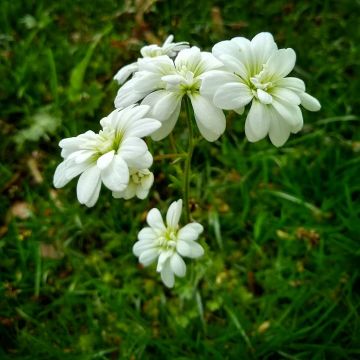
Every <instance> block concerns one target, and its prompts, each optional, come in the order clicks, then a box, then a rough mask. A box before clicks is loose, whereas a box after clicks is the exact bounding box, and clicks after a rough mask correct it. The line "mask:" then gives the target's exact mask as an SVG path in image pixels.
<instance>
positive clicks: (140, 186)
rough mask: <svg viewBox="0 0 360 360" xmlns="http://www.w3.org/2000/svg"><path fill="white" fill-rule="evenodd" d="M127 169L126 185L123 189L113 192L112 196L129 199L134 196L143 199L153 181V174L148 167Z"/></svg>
mask: <svg viewBox="0 0 360 360" xmlns="http://www.w3.org/2000/svg"><path fill="white" fill-rule="evenodd" d="M129 170H130V179H129V184H128V186H127V187H126V188H125V189H124V190H123V191H120V192H113V197H114V198H116V199H119V198H123V199H125V200H129V199H131V198H133V197H135V196H136V197H137V198H139V199H145V198H146V197H147V196H148V194H149V190H150V188H151V186H152V184H153V183H154V174H153V173H152V172H151V171H150V170H149V169H140V170H137V169H129Z"/></svg>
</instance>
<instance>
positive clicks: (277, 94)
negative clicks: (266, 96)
mask: <svg viewBox="0 0 360 360" xmlns="http://www.w3.org/2000/svg"><path fill="white" fill-rule="evenodd" d="M271 94H272V96H273V97H274V98H275V99H280V100H282V101H285V102H288V103H289V104H292V105H300V98H299V96H298V95H297V94H296V92H294V91H293V90H290V89H286V88H282V87H276V88H274V89H273V90H272V93H271Z"/></svg>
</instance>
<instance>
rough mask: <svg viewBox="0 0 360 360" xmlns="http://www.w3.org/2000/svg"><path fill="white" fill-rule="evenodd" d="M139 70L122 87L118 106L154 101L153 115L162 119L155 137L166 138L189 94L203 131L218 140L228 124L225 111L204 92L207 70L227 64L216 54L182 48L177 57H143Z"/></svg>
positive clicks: (116, 101) (140, 60) (206, 137)
mask: <svg viewBox="0 0 360 360" xmlns="http://www.w3.org/2000/svg"><path fill="white" fill-rule="evenodd" d="M138 65H139V69H138V70H139V71H138V72H136V73H135V75H134V77H133V78H132V79H131V80H129V81H128V82H127V83H125V84H124V86H122V87H121V88H120V89H119V92H118V94H117V96H116V99H115V107H117V108H121V107H124V106H127V105H129V104H132V103H136V102H138V101H141V100H142V104H146V105H150V106H151V112H150V115H151V116H152V117H154V118H155V119H158V120H160V121H161V122H162V127H161V128H160V129H159V130H158V131H156V132H155V133H154V134H152V138H153V139H154V140H161V139H163V138H165V137H166V136H167V135H169V133H170V132H171V131H172V129H173V128H174V126H175V124H176V121H177V119H178V117H179V113H180V107H181V100H182V98H183V96H185V95H186V96H188V97H189V98H190V100H191V104H192V106H193V109H194V114H195V120H196V123H197V126H198V128H199V131H200V133H201V135H202V136H203V137H204V138H205V139H206V140H208V141H215V140H217V139H218V138H219V136H220V135H221V134H222V133H223V132H224V130H225V127H226V122H225V116H224V113H223V112H222V111H221V110H220V109H219V108H217V107H216V106H214V104H213V103H212V101H210V100H209V98H208V97H204V96H201V95H200V92H199V89H200V86H201V81H202V79H203V77H204V76H205V75H206V73H207V72H209V71H211V70H214V69H218V68H220V67H222V66H223V64H222V63H221V62H220V61H218V60H217V59H216V58H215V57H214V56H213V55H212V54H210V53H208V52H201V51H200V49H199V48H197V47H195V46H194V47H191V48H190V49H184V50H181V51H180V52H179V53H178V55H177V57H176V58H175V60H174V61H173V60H172V59H170V58H169V57H168V56H159V57H156V58H145V59H139V61H138Z"/></svg>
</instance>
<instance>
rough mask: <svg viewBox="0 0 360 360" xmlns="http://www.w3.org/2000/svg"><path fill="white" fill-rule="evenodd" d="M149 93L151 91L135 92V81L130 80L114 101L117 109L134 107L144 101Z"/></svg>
mask: <svg viewBox="0 0 360 360" xmlns="http://www.w3.org/2000/svg"><path fill="white" fill-rule="evenodd" d="M148 93H149V91H142V92H139V91H135V90H134V79H130V80H129V81H127V82H126V83H125V84H124V85H123V86H122V87H121V88H120V89H119V90H118V93H117V95H116V98H115V101H114V104H115V107H116V108H124V107H127V106H129V105H133V104H135V103H137V102H138V101H140V100H141V99H143V98H144V97H145V96H146V95H147V94H148Z"/></svg>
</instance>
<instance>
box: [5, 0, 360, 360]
mask: <svg viewBox="0 0 360 360" xmlns="http://www.w3.org/2000/svg"><path fill="white" fill-rule="evenodd" d="M359 13H360V6H359V4H358V2H356V1H347V0H344V1H330V0H328V1H327V0H324V1H320V0H314V1H305V0H304V1H291V0H289V1H280V0H274V1H265V0H255V1H247V0H228V1H226V0H219V1H214V2H211V1H208V0H198V1H196V2H194V1H190V0H183V1H165V0H162V1H161V0H145V1H138V0H137V1H135V0H133V1H131V0H126V1H124V2H122V1H118V2H116V1H111V0H104V1H100V0H95V1H76V0H75V1H74V0H73V1H70V0H63V1H57V2H55V1H54V2H51V1H45V0H37V1H31V0H29V1H20V0H12V1H10V0H2V1H1V2H0V77H1V81H0V139H1V141H0V175H1V176H0V214H1V220H2V221H1V223H0V254H1V261H0V359H24V360H26V359H29V360H30V359H31V360H33V359H40V360H41V359H62V360H64V359H191V358H199V359H292V360H295V359H297V360H300V359H301V360H302V359H304V360H308V359H357V358H360V321H359V307H360V293H359V289H360V278H359V275H360V274H359V272H360V267H359V265H360V247H359V240H360V236H359V234H360V221H359V220H360V217H359V216H360V204H359V194H360V182H359V179H360V171H359V165H360V157H359V152H360V131H359V117H358V114H359V108H360V101H359V95H360V87H359V58H360V32H359V30H358V27H359V26H358V16H357V15H358V14H359ZM261 31H270V32H271V33H272V34H273V35H274V37H275V39H276V41H277V43H278V45H279V47H292V48H293V49H294V50H295V51H296V53H297V65H296V67H295V71H294V72H293V74H294V76H298V77H300V78H302V79H303V80H304V81H305V82H306V84H307V90H308V91H309V93H311V94H312V95H314V96H315V97H316V98H318V99H319V100H320V102H321V104H322V109H321V110H320V111H319V112H316V113H310V112H308V111H303V115H304V121H305V126H304V128H303V130H302V131H301V132H300V133H298V134H296V135H292V136H291V138H290V140H289V141H288V142H287V143H286V144H285V145H284V146H283V147H281V148H275V147H274V146H273V145H271V143H270V141H269V140H262V141H260V142H257V143H255V144H252V143H249V142H248V141H247V140H246V138H245V135H244V122H245V116H244V115H241V116H240V115H237V114H235V113H231V114H229V116H228V122H227V130H226V133H225V134H224V136H222V137H221V139H220V140H219V141H217V142H215V143H208V142H206V141H200V142H199V144H198V145H197V147H196V148H195V152H194V156H193V164H192V168H193V177H192V188H191V194H190V197H191V201H192V204H193V209H192V210H193V211H192V216H193V218H194V219H196V220H197V221H199V222H201V223H202V224H203V225H204V228H205V231H204V233H203V235H202V237H201V240H200V243H201V244H202V245H203V247H204V248H205V255H204V256H203V257H202V258H200V259H198V260H195V261H187V264H189V266H188V273H187V276H186V277H185V278H183V279H177V281H176V285H175V287H174V288H173V289H167V288H166V287H164V285H163V284H162V283H161V281H160V279H159V276H158V274H157V273H156V272H155V267H154V266H153V267H148V268H143V267H142V266H140V265H139V264H138V259H137V258H136V257H135V256H134V255H133V254H132V246H133V244H134V242H135V241H136V238H137V233H138V231H139V230H140V229H141V228H142V227H143V226H144V224H145V217H146V213H147V211H148V210H149V209H151V208H153V207H158V208H160V209H161V210H162V211H164V210H165V209H166V208H167V206H168V205H169V204H170V202H171V201H174V200H176V199H178V198H180V197H181V196H182V195H181V179H182V176H183V173H182V165H183V164H182V161H173V160H172V159H168V158H166V156H162V155H163V154H167V153H170V152H172V150H171V141H170V140H169V139H166V140H164V141H162V142H154V141H151V140H148V146H149V148H150V149H151V152H152V153H153V154H154V155H155V161H154V165H153V167H152V170H153V172H154V174H155V179H156V180H155V184H154V187H153V188H152V190H151V192H150V196H149V197H148V198H147V199H146V200H143V201H140V200H135V199H133V200H130V201H124V200H117V199H113V198H112V196H111V193H110V191H105V190H104V189H103V191H102V193H101V196H100V199H99V201H98V203H97V204H96V206H95V207H93V208H90V209H89V208H86V207H84V206H82V205H80V204H79V203H78V201H77V199H76V190H75V188H76V181H72V182H71V184H69V185H67V186H66V187H65V188H64V189H61V190H56V189H55V188H54V187H53V185H52V177H53V174H54V171H55V168H56V166H57V164H58V163H59V162H60V160H61V158H60V149H59V147H58V142H59V141H60V140H61V139H62V138H64V137H70V136H76V135H78V134H79V133H81V132H84V131H86V130H88V129H92V130H94V131H98V129H99V123H98V122H99V120H100V119H101V118H102V117H104V116H105V115H107V114H108V113H110V112H111V111H112V109H113V106H114V105H113V100H114V97H115V95H116V92H117V89H118V85H117V83H116V82H115V81H113V79H112V78H113V76H114V74H115V73H116V71H117V70H118V69H119V68H120V67H121V66H123V65H125V64H127V63H130V62H133V61H135V60H136V58H137V57H138V56H139V50H140V48H141V47H142V46H144V45H145V44H148V43H161V42H162V41H163V40H164V39H165V38H166V36H167V35H168V34H174V35H175V41H189V42H190V43H191V45H197V46H200V47H201V48H202V49H204V50H211V47H212V45H213V44H215V43H216V42H218V41H221V40H224V39H230V38H232V37H235V36H245V37H248V38H252V37H253V36H254V35H256V34H257V33H259V32H261ZM184 128H185V119H184V118H181V119H180V121H179V124H178V125H177V127H176V131H175V133H174V138H175V139H176V146H177V147H178V149H180V150H181V149H184V148H185V146H186V131H184V130H183V129H184Z"/></svg>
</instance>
